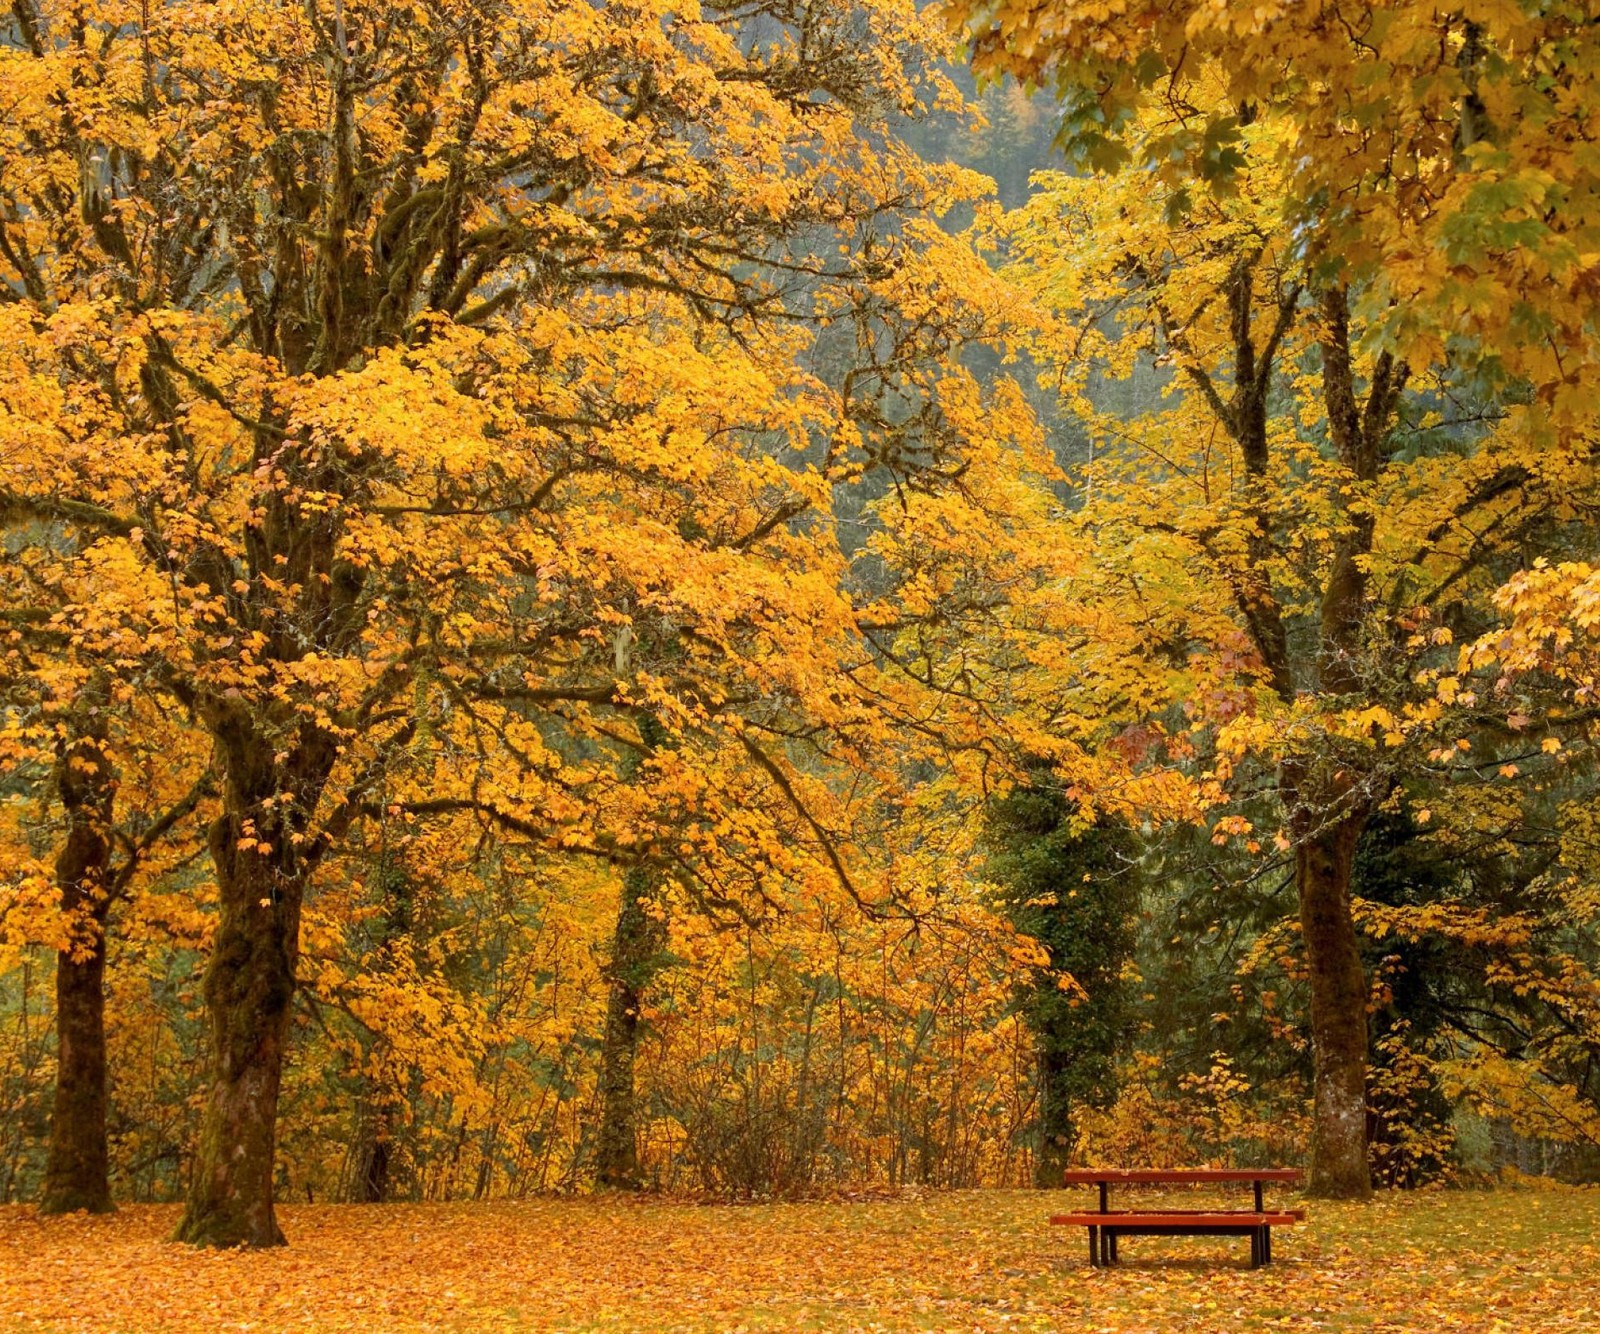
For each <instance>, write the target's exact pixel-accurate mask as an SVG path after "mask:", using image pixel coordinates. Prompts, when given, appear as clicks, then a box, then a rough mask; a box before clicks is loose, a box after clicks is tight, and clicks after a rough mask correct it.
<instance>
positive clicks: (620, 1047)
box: [595, 868, 665, 1190]
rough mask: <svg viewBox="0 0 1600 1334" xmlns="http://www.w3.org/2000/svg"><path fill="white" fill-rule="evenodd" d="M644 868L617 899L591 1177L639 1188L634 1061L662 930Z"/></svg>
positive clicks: (626, 880) (629, 875)
mask: <svg viewBox="0 0 1600 1334" xmlns="http://www.w3.org/2000/svg"><path fill="white" fill-rule="evenodd" d="M651 898H652V885H651V880H650V876H649V873H648V872H646V871H644V870H641V869H639V868H634V869H632V870H630V871H629V872H628V873H627V874H626V875H625V876H624V877H623V882H622V904H621V907H620V908H619V910H618V912H617V929H616V933H615V935H614V936H613V939H612V948H611V966H610V970H609V974H610V975H609V981H610V995H609V997H608V999H607V1002H606V1029H605V1038H604V1041H603V1043H602V1045H601V1049H600V1090H599V1091H600V1131H599V1135H598V1137H597V1142H596V1146H595V1179H596V1182H597V1183H598V1184H599V1185H601V1186H604V1187H607V1188H610V1189H616V1190H637V1189H638V1187H639V1144H638V1101H637V1099H636V1097H635V1094H634V1063H635V1060H636V1058H637V1056H638V1051H639V1008H640V1005H641V1004H642V1002H643V997H644V991H645V988H646V987H647V986H648V985H649V982H650V979H651V977H652V976H653V975H654V974H655V972H656V971H657V969H658V968H659V967H660V955H661V949H662V946H663V944H664V943H665V941H664V936H665V930H664V927H663V924H662V922H661V921H660V920H659V919H658V918H657V917H655V916H653V915H652V914H651V913H650V912H649V910H648V905H649V903H650V901H651Z"/></svg>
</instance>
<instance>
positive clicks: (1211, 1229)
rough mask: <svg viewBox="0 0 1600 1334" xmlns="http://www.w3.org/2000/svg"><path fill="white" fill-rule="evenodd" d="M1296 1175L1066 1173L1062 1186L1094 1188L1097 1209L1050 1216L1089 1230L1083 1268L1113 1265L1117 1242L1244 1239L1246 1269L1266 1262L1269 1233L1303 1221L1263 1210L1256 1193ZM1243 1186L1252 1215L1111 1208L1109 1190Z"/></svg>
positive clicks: (1289, 1212)
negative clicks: (1250, 1195)
mask: <svg viewBox="0 0 1600 1334" xmlns="http://www.w3.org/2000/svg"><path fill="white" fill-rule="evenodd" d="M1300 1176H1301V1174H1300V1171H1299V1169H1298V1168H1293V1167H1192V1168H1180V1169H1173V1170H1164V1169H1161V1168H1108V1167H1098V1168H1097V1167H1084V1168H1070V1169H1068V1171H1067V1172H1066V1174H1065V1177H1064V1183H1065V1184H1066V1185H1068V1186H1098V1187H1099V1188H1100V1207H1099V1209H1095V1210H1083V1211H1081V1212H1078V1213H1070V1214H1055V1215H1054V1216H1052V1217H1051V1219H1050V1221H1051V1222H1052V1223H1060V1224H1064V1225H1066V1226H1068V1227H1086V1228H1088V1229H1089V1263H1090V1264H1091V1265H1097V1266H1098V1265H1114V1264H1116V1263H1117V1239H1118V1238H1119V1237H1131V1236H1142V1237H1179V1236H1209V1237H1249V1238H1250V1267H1251V1268H1252V1269H1254V1268H1257V1267H1259V1266H1260V1265H1264V1264H1270V1263H1271V1262H1272V1229H1273V1228H1274V1227H1288V1226H1289V1225H1291V1224H1294V1223H1298V1222H1300V1221H1302V1220H1303V1219H1304V1218H1305V1210H1303V1209H1276V1210H1274V1209H1268V1208H1267V1207H1266V1204H1265V1201H1264V1199H1263V1198H1262V1187H1263V1185H1264V1184H1265V1183H1266V1182H1268V1181H1282V1182H1298V1181H1299V1180H1300ZM1228 1182H1240V1183H1243V1182H1249V1183H1251V1184H1252V1185H1253V1186H1254V1187H1255V1207H1254V1208H1253V1209H1215V1208H1211V1209H1165V1208H1162V1209H1127V1210H1118V1209H1112V1208H1111V1187H1112V1186H1114V1185H1115V1186H1127V1185H1142V1186H1177V1185H1185V1186H1192V1185H1211V1184H1220V1183H1228Z"/></svg>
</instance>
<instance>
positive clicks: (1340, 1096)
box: [1295, 815, 1372, 1200]
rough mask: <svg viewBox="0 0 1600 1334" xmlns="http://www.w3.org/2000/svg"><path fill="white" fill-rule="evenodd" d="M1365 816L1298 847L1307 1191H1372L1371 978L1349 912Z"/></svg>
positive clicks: (1357, 1195)
mask: <svg viewBox="0 0 1600 1334" xmlns="http://www.w3.org/2000/svg"><path fill="white" fill-rule="evenodd" d="M1364 823H1365V820H1364V819H1363V818H1362V817H1361V816H1358V815H1352V816H1348V817H1346V818H1345V819H1343V820H1342V821H1340V822H1338V823H1337V824H1333V825H1332V826H1330V827H1328V828H1324V829H1318V830H1314V831H1308V832H1307V834H1306V836H1305V837H1304V838H1303V839H1301V840H1300V841H1299V842H1298V846H1297V850H1296V853H1295V882H1296V887H1297V889H1298V891H1299V897H1300V928H1301V931H1302V933H1303V935H1304V939H1305V953H1306V967H1307V971H1308V973H1309V978H1308V982H1309V990H1310V992H1311V1049H1312V1060H1313V1067H1314V1072H1315V1073H1314V1076H1313V1086H1314V1087H1313V1093H1314V1097H1313V1112H1312V1116H1313V1124H1312V1137H1311V1145H1312V1148H1311V1180H1310V1192H1311V1194H1313V1195H1316V1196H1320V1197H1321V1198H1323V1199H1337V1200H1364V1199H1368V1198H1370V1197H1371V1195H1372V1177H1371V1172H1370V1170H1369V1168H1368V1164H1367V979H1366V972H1365V969H1364V968H1363V967H1362V963H1361V947H1360V944H1359V942H1358V940H1357V936H1356V927H1355V922H1354V920H1353V918H1352V917H1351V914H1350V879H1351V870H1352V866H1353V863H1354V859H1355V850H1356V842H1357V840H1358V839H1359V838H1360V836H1361V829H1362V826H1363V824H1364Z"/></svg>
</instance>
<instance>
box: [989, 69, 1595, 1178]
mask: <svg viewBox="0 0 1600 1334" xmlns="http://www.w3.org/2000/svg"><path fill="white" fill-rule="evenodd" d="M1224 85H1225V81H1224V80H1223V79H1222V78H1221V77H1220V76H1219V77H1217V78H1216V79H1215V80H1213V82H1212V84H1211V86H1210V92H1211V94H1212V96H1213V98H1215V97H1218V96H1220V95H1221V94H1222V92H1223V89H1224ZM1189 87H1190V95H1191V96H1194V97H1197V98H1198V97H1199V96H1200V95H1201V92H1202V91H1203V90H1202V89H1201V88H1200V81H1199V80H1198V79H1196V80H1191V83H1190V85H1189ZM1173 132H1176V130H1175V128H1174V122H1173V120H1172V119H1171V118H1170V115H1169V113H1168V112H1167V111H1166V110H1165V109H1164V108H1156V109H1152V110H1151V111H1150V112H1148V113H1147V114H1146V116H1145V118H1144V120H1142V121H1141V122H1139V128H1138V129H1137V131H1135V130H1133V129H1130V130H1129V131H1128V133H1129V136H1130V138H1131V140H1132V142H1133V143H1134V144H1135V151H1136V152H1144V151H1149V152H1154V151H1155V150H1154V148H1151V147H1149V145H1152V144H1159V143H1160V142H1162V141H1163V140H1164V137H1165V136H1166V135H1167V134H1169V133H1173ZM1289 137H1292V135H1291V133H1290V131H1288V130H1286V129H1285V128H1284V127H1283V126H1282V125H1281V124H1280V123H1279V122H1277V121H1274V120H1268V119H1263V120H1261V121H1259V122H1257V123H1256V124H1255V125H1253V126H1250V127H1248V128H1246V129H1244V130H1242V131H1241V133H1240V135H1239V137H1238V138H1237V139H1236V141H1235V144H1234V147H1233V150H1232V151H1233V152H1234V155H1235V156H1236V158H1237V159H1238V161H1237V163H1236V165H1235V166H1234V168H1233V175H1232V178H1231V180H1230V182H1229V188H1228V189H1227V190H1226V191H1217V192H1211V191H1199V190H1192V189H1191V188H1190V187H1189V186H1188V185H1187V184H1184V183H1181V182H1179V183H1174V184H1170V185H1166V186H1161V187H1158V188H1154V189H1153V188H1152V183H1151V178H1150V175H1149V174H1148V173H1147V172H1145V171H1143V170H1141V169H1136V168H1130V169H1128V170H1126V171H1123V172H1120V173H1117V174H1113V175H1111V176H1107V177H1097V178H1087V179H1069V178H1060V177H1058V178H1054V179H1053V180H1052V181H1050V182H1047V184H1046V188H1045V189H1044V190H1042V191H1041V192H1040V193H1039V194H1038V195H1037V196H1036V197H1035V199H1034V200H1032V201H1030V203H1029V205H1028V206H1027V207H1026V208H1025V209H1024V210H1022V211H1021V212H1020V214H1019V215H1018V217H1017V219H1015V220H1014V221H1013V222H1012V223H1010V224H1009V226H1008V227H1007V228H1006V230H1005V235H1006V237H1007V240H1008V242H1009V244H1010V245H1011V246H1012V247H1013V248H1014V250H1015V252H1016V253H1017V255H1018V256H1019V261H1020V263H1021V264H1022V265H1024V266H1025V267H1026V268H1027V269H1028V271H1029V272H1030V273H1031V274H1032V275H1033V281H1034V282H1035V283H1036V284H1037V285H1038V287H1039V289H1040V291H1041V292H1042V293H1043V294H1044V295H1045V296H1046V297H1047V299H1049V300H1050V301H1051V302H1052V303H1054V304H1055V305H1057V306H1058V307H1059V308H1060V309H1061V310H1062V311H1063V313H1064V314H1066V315H1067V316H1068V317H1069V326H1068V329H1067V331H1066V332H1065V333H1064V334H1063V335H1062V337H1061V339H1060V341H1059V343H1058V344H1056V345H1055V348H1054V356H1055V357H1056V358H1057V359H1058V360H1060V361H1061V362H1062V363H1063V365H1064V370H1063V371H1062V382H1063V385H1064V387H1065V388H1066V390H1067V391H1068V393H1069V394H1070V395H1071V397H1072V402H1073V404H1074V406H1075V409H1076V410H1077V412H1078V413H1079V414H1080V416H1081V417H1082V418H1083V419H1084V420H1085V421H1086V422H1088V423H1089V425H1090V431H1091V433H1092V435H1093V436H1094V437H1095V439H1096V453H1097V458H1096V461H1095V464H1094V471H1093V474H1092V475H1093V479H1094V480H1093V482H1092V483H1091V484H1092V485H1093V486H1094V488H1095V497H1094V499H1093V500H1092V501H1091V502H1090V503H1089V504H1088V505H1086V507H1085V509H1084V511H1083V520H1082V521H1083V523H1084V524H1085V525H1086V527H1088V528H1089V529H1090V530H1091V531H1092V532H1093V533H1094V535H1095V538H1096V541H1097V542H1098V543H1099V544H1100V546H1101V548H1102V552H1103V554H1102V556H1101V557H1100V561H1101V568H1102V569H1103V570H1104V571H1105V579H1106V584H1107V586H1108V587H1109V588H1112V589H1115V590H1116V595H1117V596H1118V597H1119V598H1120V599H1124V600H1125V603H1126V606H1127V610H1126V613H1125V614H1126V616H1127V618H1128V619H1129V620H1130V621H1134V620H1138V619H1142V620H1143V621H1144V622H1145V632H1146V633H1147V634H1154V635H1159V636H1161V638H1162V639H1163V640H1164V641H1165V642H1166V643H1168V644H1173V645H1177V646H1181V648H1180V650H1179V651H1182V652H1185V653H1188V654H1198V655H1201V659H1202V660H1201V662H1200V663H1198V664H1197V667H1198V674H1199V675H1200V676H1201V678H1202V679H1205V678H1207V677H1209V678H1211V679H1210V682H1209V683H1208V686H1207V688H1206V689H1205V690H1203V691H1199V692H1194V693H1191V694H1190V695H1189V696H1188V699H1187V703H1186V705H1185V708H1186V710H1187V712H1188V713H1189V714H1190V718H1191V721H1192V723H1193V725H1194V726H1196V727H1207V726H1209V727H1213V728H1215V729H1216V736H1217V742H1218V747H1219V753H1218V755H1217V762H1216V763H1215V765H1214V766H1213V768H1212V769H1211V771H1210V773H1211V775H1212V777H1213V778H1214V779H1215V781H1217V782H1219V783H1220V784H1221V785H1222V786H1223V787H1224V788H1227V787H1229V786H1230V785H1231V784H1232V782H1233V781H1234V779H1235V778H1236V777H1237V778H1239V779H1242V780H1243V782H1244V783H1245V784H1246V785H1248V784H1250V783H1252V782H1254V781H1255V779H1254V777H1253V774H1252V771H1251V766H1250V764H1249V757H1250V756H1251V755H1261V756H1263V757H1264V758H1265V759H1266V760H1267V762H1268V763H1269V764H1270V765H1271V766H1272V769H1273V770H1274V781H1275V786H1276V789H1277V791H1278V793H1279V795H1280V796H1281V798H1282V801H1283V807H1284V813H1285V825H1286V829H1285V834H1286V840H1287V841H1286V843H1285V846H1286V847H1287V848H1289V849H1292V852H1293V856H1294V858H1295V867H1296V869H1295V883H1296V888H1297V892H1298V899H1299V915H1300V928H1301V934H1302V938H1303V941H1304V946H1305V950H1306V960H1307V967H1308V971H1309V986H1310V1009H1311V1016H1310V1029H1311V1040H1312V1046H1313V1051H1314V1053H1315V1057H1316V1109H1317V1110H1316V1118H1315V1122H1314V1131H1315V1134H1314V1138H1313V1157H1312V1183H1313V1189H1314V1190H1318V1191H1320V1192H1322V1193H1326V1194H1332V1195H1361V1194H1365V1193H1366V1191H1367V1189H1368V1184H1367V1181H1368V1165H1367V1153H1366V1070H1367V1045H1368V1035H1367V1005H1368V985H1367V981H1366V979H1365V977H1364V973H1363V967H1362V962H1361V957H1360V943H1359V939H1358V930H1357V927H1356V924H1355V920H1354V917H1353V914H1352V907H1351V877H1352V868H1353V859H1354V857H1355V853H1356V849H1357V845H1358V842H1359V840H1360V838H1361V835H1362V832H1363V830H1364V828H1365V827H1366V825H1367V823H1368V821H1369V820H1370V818H1371V817H1372V815H1373V814H1374V813H1375V812H1376V811H1378V810H1379V809H1380V808H1381V807H1382V806H1384V805H1385V803H1387V802H1389V801H1390V800H1391V799H1392V798H1393V797H1394V796H1395V795H1396V794H1397V792H1398V789H1399V783H1400V779H1401V777H1402V775H1403V773H1404V772H1405V765H1406V763H1407V761H1408V759H1409V758H1410V757H1412V756H1413V755H1415V753H1416V749H1417V747H1418V746H1420V745H1421V744H1422V741H1421V739H1422V738H1423V737H1425V736H1429V735H1436V734H1435V733H1433V732H1432V731H1431V730H1430V729H1432V728H1434V727H1435V726H1437V725H1438V724H1439V723H1440V720H1441V717H1442V714H1443V712H1444V709H1445V706H1446V704H1447V703H1448V702H1449V700H1450V699H1451V698H1453V695H1452V691H1453V689H1454V685H1453V681H1452V682H1450V683H1445V684H1442V685H1441V686H1440V688H1439V689H1438V691H1437V692H1436V691H1435V690H1434V688H1433V684H1432V683H1433V681H1434V680H1435V679H1436V678H1437V676H1438V669H1437V668H1436V667H1431V666H1430V665H1429V654H1430V651H1431V650H1432V648H1433V646H1435V645H1440V644H1447V643H1448V642H1449V640H1450V638H1451V629H1450V626H1451V624H1452V622H1453V621H1454V622H1459V615H1458V610H1457V609H1458V608H1460V607H1462V606H1464V605H1466V603H1467V601H1468V600H1469V599H1470V598H1471V597H1472V596H1474V593H1476V596H1477V597H1479V598H1480V599H1481V598H1482V597H1483V596H1484V594H1485V593H1486V592H1487V589H1488V588H1491V587H1492V577H1493V565H1494V561H1495V558H1496V555H1497V553H1499V552H1501V551H1503V550H1504V549H1505V546H1504V544H1505V543H1506V542H1507V540H1508V539H1512V538H1513V537H1514V536H1515V537H1523V538H1525V537H1526V536H1527V535H1528V534H1530V533H1531V532H1533V531H1535V530H1536V529H1537V528H1538V527H1539V526H1540V525H1542V524H1551V523H1559V522H1560V520H1561V516H1563V515H1571V514H1574V513H1576V512H1578V511H1580V510H1586V509H1587V507H1588V506H1590V505H1592V495H1591V492H1590V490H1589V489H1588V486H1589V483H1588V480H1587V479H1588V478H1589V474H1590V469H1589V461H1588V450H1587V446H1586V445H1584V444H1583V443H1582V442H1581V440H1580V441H1579V442H1577V443H1576V444H1575V446H1574V447H1573V448H1571V449H1564V450H1560V451H1557V450H1556V449H1555V448H1554V447H1553V446H1552V447H1550V448H1548V449H1547V450H1545V451H1543V452H1542V453H1540V454H1538V455H1534V456H1530V455H1527V454H1525V453H1519V450H1520V449H1525V448H1526V447H1527V443H1526V438H1525V437H1524V436H1523V435H1522V433H1521V432H1520V431H1519V430H1518V429H1517V428H1516V425H1514V424H1508V423H1504V422H1502V423H1501V424H1500V425H1499V426H1498V428H1497V429H1496V431H1495V433H1494V434H1493V435H1491V436H1490V437H1489V438H1488V440H1487V441H1486V442H1485V443H1484V444H1482V445H1481V446H1478V447H1473V446H1472V442H1471V437H1470V436H1467V437H1465V438H1463V437H1462V436H1461V435H1460V434H1459V431H1455V432H1453V431H1451V430H1450V429H1448V423H1447V422H1445V420H1444V418H1443V414H1442V413H1441V411H1440V409H1441V407H1446V408H1447V406H1448V405H1449V404H1451V403H1452V402H1459V401H1460V400H1461V399H1462V397H1463V396H1464V395H1463V390H1467V391H1469V392H1470V385H1468V384H1465V383H1463V382H1462V381H1461V380H1460V379H1459V374H1460V373H1459V371H1458V370H1457V369H1456V368H1454V367H1453V366H1451V365H1450V364H1449V363H1447V362H1444V361H1438V362H1428V361H1421V362H1414V361H1410V360H1408V359H1407V356H1406V355H1402V354H1401V353H1400V352H1399V351H1397V350H1395V347H1394V345H1393V343H1392V342H1390V341H1387V340H1386V339H1385V336H1384V335H1385V323H1384V321H1383V318H1382V316H1381V314H1380V315H1379V316H1375V317H1372V320H1370V321H1369V322H1366V323H1364V322H1363V321H1362V320H1361V319H1360V318H1359V317H1358V316H1357V315H1356V313H1355V312H1356V311H1358V310H1360V309H1365V308H1370V302H1371V299H1372V298H1371V296H1370V294H1369V293H1366V292H1363V291H1362V290H1361V289H1359V288H1358V289H1355V290H1354V291H1353V290H1352V287H1351V285H1350V282H1349V275H1348V272H1347V271H1344V270H1340V269H1330V268H1329V267H1328V266H1327V265H1326V263H1325V262H1324V258H1323V255H1322V253H1321V252H1320V251H1317V250H1314V249H1312V250H1308V249H1307V248H1306V247H1305V246H1304V245H1303V244H1302V242H1301V240H1300V235H1299V233H1298V232H1297V231H1296V230H1295V228H1294V226H1293V225H1292V223H1291V221H1290V219H1289V217H1288V214H1289V209H1288V208H1287V206H1286V204H1285V196H1286V194H1287V193H1288V192H1289V191H1291V190H1292V189H1293V188H1294V187H1295V185H1296V182H1295V180H1294V178H1293V177H1292V176H1290V175H1288V174H1286V173H1285V172H1284V171H1283V170H1282V168H1281V165H1280V164H1281V161H1282V144H1283V141H1284V140H1285V138H1289ZM1417 351H1418V349H1417V348H1416V347H1415V346H1413V347H1412V348H1411V350H1410V353H1409V355H1416V353H1417ZM1140 358H1144V359H1145V360H1144V364H1145V365H1149V364H1150V362H1152V361H1153V363H1154V368H1155V369H1156V372H1157V374H1158V375H1159V374H1163V373H1164V376H1165V379H1164V382H1162V383H1159V387H1158V388H1156V390H1155V397H1156V401H1155V403H1154V404H1153V405H1152V406H1150V407H1148V408H1146V409H1145V410H1144V411H1142V412H1135V413H1134V414H1132V415H1131V416H1130V415H1129V414H1127V413H1126V412H1114V411H1110V410H1108V409H1107V408H1106V407H1103V406H1100V405H1098V404H1097V403H1096V402H1095V401H1094V393H1093V392H1092V388H1093V377H1094V376H1096V375H1099V376H1106V377H1123V378H1126V377H1129V376H1132V375H1133V374H1134V373H1135V369H1136V366H1137V365H1138V364H1139V359H1140ZM1504 415H1505V414H1504V412H1503V410H1498V409H1494V408H1492V407H1491V413H1490V416H1491V418H1495V417H1502V416H1504ZM1468 420H1469V421H1470V414H1469V416H1468ZM1468 429H1470V427H1469V428H1468ZM1463 446H1466V447H1465V448H1464V447H1463ZM1530 457H1532V458H1535V459H1536V460H1537V461H1536V462H1532V463H1530V462H1529V461H1528V459H1529V458H1530ZM1556 475H1559V476H1560V477H1561V479H1562V480H1561V483H1560V490H1557V489H1556V487H1555V486H1554V485H1552V477H1553V476H1556ZM1486 579H1487V580H1489V581H1490V582H1488V583H1486V582H1485V580H1486ZM1152 604H1153V605H1152ZM1447 687H1448V688H1447ZM1217 829H1218V831H1219V835H1220V836H1221V837H1227V836H1229V835H1233V834H1239V835H1243V834H1246V833H1248V832H1249V830H1250V821H1249V820H1247V819H1245V818H1243V817H1241V816H1236V815H1234V816H1228V817H1226V818H1224V819H1223V820H1221V821H1220V822H1219V823H1218V825H1217Z"/></svg>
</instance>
